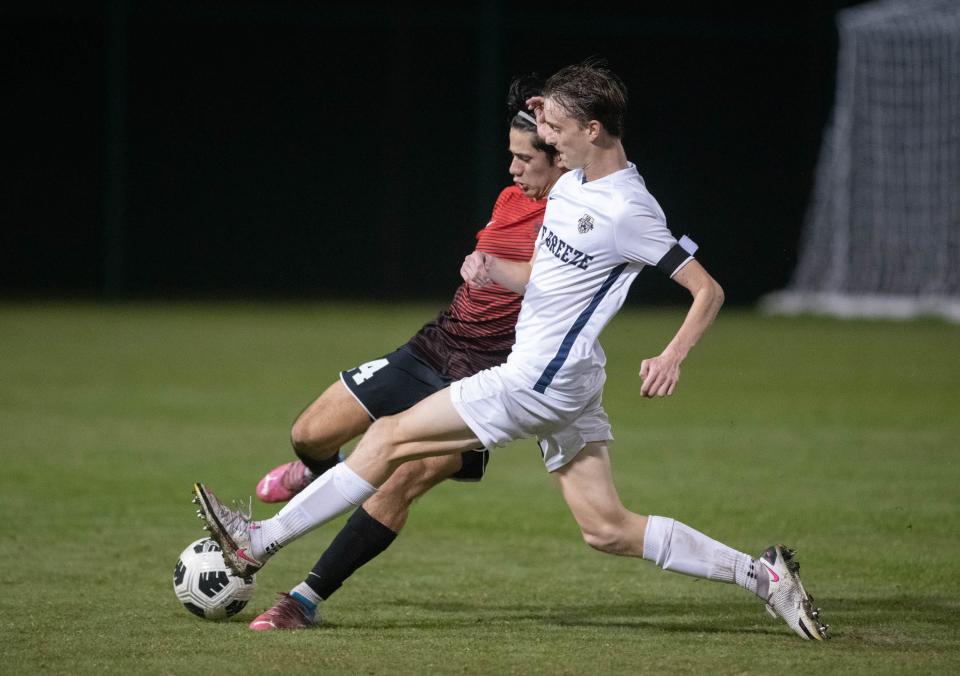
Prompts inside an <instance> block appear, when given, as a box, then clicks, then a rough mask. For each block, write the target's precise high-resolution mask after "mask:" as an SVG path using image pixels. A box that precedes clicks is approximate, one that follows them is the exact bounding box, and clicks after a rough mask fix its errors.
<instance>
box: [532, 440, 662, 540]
mask: <svg viewBox="0 0 960 676" xmlns="http://www.w3.org/2000/svg"><path fill="white" fill-rule="evenodd" d="M551 476H553V477H554V479H555V481H556V482H557V485H558V487H559V488H560V492H561V494H562V495H563V499H564V500H565V501H566V503H567V506H568V507H569V508H570V512H571V513H572V514H573V518H574V520H576V522H577V525H578V526H580V533H581V534H582V535H583V540H584V542H586V543H587V544H588V545H590V546H591V547H593V548H594V549H597V550H599V551H601V552H605V553H607V554H617V555H620V556H638V557H642V556H643V538H644V533H645V531H646V526H647V518H646V517H645V516H641V515H639V514H634V513H633V512H631V511H630V510H628V509H627V508H626V507H624V506H623V503H622V502H621V501H620V495H619V494H618V493H617V489H616V486H615V485H614V483H613V472H612V470H611V468H610V455H609V450H608V447H607V442H605V441H592V442H590V443H588V444H586V445H585V446H584V447H583V450H582V451H580V452H579V453H578V454H577V455H576V457H575V458H574V459H573V460H571V461H570V462H569V463H567V464H566V465H563V466H562V467H560V468H559V469H557V470H556V471H554V472H552V474H551Z"/></svg>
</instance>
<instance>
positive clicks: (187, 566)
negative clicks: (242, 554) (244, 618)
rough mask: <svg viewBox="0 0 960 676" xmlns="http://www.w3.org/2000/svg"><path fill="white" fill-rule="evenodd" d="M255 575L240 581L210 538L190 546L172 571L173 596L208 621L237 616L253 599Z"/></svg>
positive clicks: (218, 547) (255, 582) (240, 578)
mask: <svg viewBox="0 0 960 676" xmlns="http://www.w3.org/2000/svg"><path fill="white" fill-rule="evenodd" d="M256 587H257V579H256V576H255V575H251V576H250V577H237V576H236V575H234V574H233V573H232V572H231V571H230V569H229V568H228V567H227V564H225V563H224V562H223V555H222V554H221V553H220V545H218V544H217V543H216V542H214V541H213V540H211V539H210V538H202V539H200V540H197V541H196V542H194V543H192V544H190V545H189V546H188V547H187V548H186V549H184V550H183V553H182V554H181V555H180V558H179V559H178V560H177V565H176V566H175V567H174V569H173V593H174V594H176V595H177V599H178V600H179V601H180V603H182V604H183V607H184V608H186V609H187V610H189V611H190V612H191V613H193V614H194V615H196V616H198V617H202V618H204V619H207V620H222V619H224V618H227V617H230V616H231V615H236V614H237V613H239V612H240V611H241V610H243V607H244V606H246V605H247V601H249V600H250V598H251V597H252V596H253V591H254V589H256Z"/></svg>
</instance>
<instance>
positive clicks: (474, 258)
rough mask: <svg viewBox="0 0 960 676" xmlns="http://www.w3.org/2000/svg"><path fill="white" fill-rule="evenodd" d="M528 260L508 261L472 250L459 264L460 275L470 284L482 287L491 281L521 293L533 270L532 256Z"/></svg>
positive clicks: (534, 255) (534, 254)
mask: <svg viewBox="0 0 960 676" xmlns="http://www.w3.org/2000/svg"><path fill="white" fill-rule="evenodd" d="M536 255H537V252H536V250H534V252H533V257H532V258H531V259H530V260H529V261H510V260H506V259H504V258H497V257H496V256H491V255H490V254H488V253H484V252H483V251H474V252H473V253H472V254H470V255H469V256H467V257H466V258H464V259H463V265H462V266H460V275H461V276H462V277H463V281H465V282H466V283H467V284H469V285H470V286H473V287H476V288H482V287H484V286H487V285H489V284H491V283H493V282H496V283H497V284H499V285H500V286H502V287H504V288H507V289H510V290H511V291H513V292H514V293H518V294H520V295H521V296H522V295H523V292H524V289H526V288H527V282H528V281H530V272H531V271H532V270H533V258H535V257H536Z"/></svg>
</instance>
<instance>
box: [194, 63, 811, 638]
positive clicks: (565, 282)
mask: <svg viewBox="0 0 960 676" xmlns="http://www.w3.org/2000/svg"><path fill="white" fill-rule="evenodd" d="M626 102H627V95H626V88H625V87H624V85H623V83H622V82H621V81H620V79H619V78H618V77H617V76H616V75H615V74H613V73H612V72H611V71H610V70H608V69H607V68H606V67H604V66H602V65H600V64H597V63H585V64H580V65H576V66H569V67H567V68H564V69H562V70H561V71H559V72H558V73H556V74H555V75H553V76H552V77H551V78H550V79H549V80H548V81H547V85H546V87H545V89H544V95H543V97H542V98H541V97H538V98H535V99H531V100H530V102H529V103H530V106H531V108H532V109H533V110H534V112H535V114H536V116H537V120H538V123H539V125H540V132H541V134H543V135H544V138H545V139H546V140H547V142H548V143H550V144H551V145H553V146H555V147H556V149H557V151H558V152H559V154H560V157H561V158H562V161H563V163H564V164H565V165H566V166H567V167H568V168H570V169H571V170H572V171H569V172H568V173H567V174H565V175H564V176H563V177H562V178H560V179H559V180H558V181H557V183H556V185H555V186H554V188H553V190H552V191H551V193H550V195H549V200H548V202H547V209H546V214H545V218H544V224H543V228H542V230H541V233H540V237H539V239H538V243H537V246H536V248H535V249H534V255H533V259H532V260H531V261H530V262H529V263H518V262H513V261H506V260H503V259H499V258H495V257H492V256H489V255H486V254H483V253H480V252H474V253H473V254H471V255H470V256H468V257H467V259H466V260H465V261H464V264H463V266H462V268H461V274H462V275H463V278H464V279H465V280H466V281H467V282H468V283H471V284H474V285H477V286H483V285H486V284H489V283H493V282H496V283H498V284H500V285H502V286H505V287H507V288H510V289H513V290H515V291H517V292H518V293H523V294H524V300H523V305H522V307H521V310H520V317H519V320H518V322H517V329H516V336H517V338H516V340H517V342H516V344H515V345H514V348H513V350H512V352H511V354H510V356H509V357H508V359H507V363H506V364H504V365H502V366H498V367H494V368H491V369H487V370H484V371H481V372H479V373H477V374H476V375H473V376H470V377H469V378H465V379H463V380H459V381H456V382H454V383H453V384H452V385H451V386H450V387H448V388H445V389H443V390H440V391H439V392H437V393H435V394H433V395H431V396H429V397H428V398H426V399H424V400H423V401H421V402H420V403H419V404H417V405H416V406H414V407H413V408H411V409H408V410H407V411H405V412H403V413H401V414H399V415H396V416H386V417H383V418H380V419H379V420H377V421H376V422H375V423H373V425H372V426H371V427H370V429H369V430H368V431H367V433H366V434H365V435H364V437H363V438H362V439H361V441H360V443H359V444H358V445H357V448H356V449H355V450H354V452H353V453H352V454H351V455H350V457H349V458H347V460H346V461H345V462H343V463H341V464H339V465H337V466H336V467H335V468H333V469H331V470H329V471H328V472H326V473H325V474H323V475H322V476H321V477H320V478H319V479H317V480H316V481H314V482H313V483H312V484H311V485H310V486H308V487H307V488H306V489H305V490H303V492H301V493H300V494H298V495H297V496H295V497H294V498H293V499H292V500H291V501H290V502H289V503H288V504H287V505H286V506H285V507H284V508H283V509H281V510H280V511H279V512H278V513H277V514H276V515H275V516H274V517H273V518H270V519H266V520H263V521H252V520H251V519H250V518H249V516H248V515H246V514H243V513H242V512H239V511H236V510H232V509H230V508H228V507H227V506H226V505H224V504H223V503H221V502H220V501H219V500H218V499H217V498H216V496H214V495H213V493H212V492H211V491H210V490H209V489H208V488H207V487H206V486H204V485H203V484H196V485H195V486H194V491H195V494H196V495H195V502H196V503H197V504H198V505H199V506H200V510H199V511H200V514H201V516H202V517H203V518H204V519H205V521H206V523H207V527H208V529H209V530H210V532H211V535H212V536H213V537H214V538H215V539H216V540H217V541H218V542H219V543H220V545H221V547H222V549H223V553H224V558H225V560H226V561H227V563H228V564H229V565H230V566H231V568H233V569H234V571H235V572H236V573H237V574H239V575H249V574H251V573H253V572H255V571H257V570H259V569H260V568H261V567H262V566H263V564H264V563H266V561H267V559H268V558H269V557H270V556H272V555H274V554H275V553H276V552H277V551H278V550H279V549H280V548H281V547H283V546H284V545H286V544H288V543H290V542H292V541H293V540H295V539H297V538H298V537H300V536H301V535H303V534H305V533H307V532H308V531H310V530H312V529H314V528H316V527H318V526H320V525H321V524H323V523H326V522H327V521H329V520H331V519H333V518H334V517H336V516H338V515H340V514H342V513H344V512H346V511H348V510H352V509H354V508H355V507H356V506H358V505H360V504H362V503H363V502H364V501H365V500H366V499H367V498H369V497H370V496H371V495H373V494H374V493H375V492H376V490H377V487H378V486H380V485H382V484H383V483H384V482H385V481H386V480H387V479H388V478H389V477H390V476H391V474H392V473H393V472H394V470H396V468H397V467H398V466H399V465H401V464H403V463H404V462H407V461H409V460H412V459H415V458H424V457H430V456H438V455H446V454H450V453H459V452H461V451H465V450H469V449H472V448H477V447H478V446H484V447H486V448H494V447H497V446H502V445H504V444H506V443H507V442H509V441H512V440H514V439H520V438H527V437H535V438H536V439H537V441H538V443H539V445H540V449H541V452H542V454H543V458H544V463H545V465H546V468H547V470H548V471H550V472H552V473H553V474H554V475H555V476H556V477H557V479H558V483H559V486H560V490H561V492H562V494H563V497H564V499H565V500H566V502H567V505H568V506H569V508H570V510H571V512H572V514H573V517H574V519H575V520H576V521H577V524H578V525H579V526H580V529H581V531H582V534H583V537H584V540H585V541H586V542H587V543H588V544H589V545H590V546H592V547H594V548H596V549H598V550H600V551H603V552H607V553H611V554H618V555H625V556H635V557H642V558H644V559H647V560H649V561H652V562H654V563H655V564H656V565H657V566H659V567H661V568H662V569H664V570H670V571H675V572H679V573H685V574H687V575H693V576H696V577H702V578H706V579H711V580H717V581H723V582H732V583H734V584H737V585H739V586H740V587H743V588H745V589H747V590H748V591H750V592H752V593H754V594H756V595H757V596H758V597H760V599H761V600H762V601H764V602H765V603H766V604H767V609H768V611H769V612H770V613H771V614H772V615H774V616H780V617H782V618H783V619H784V620H785V621H786V623H787V625H788V626H789V627H790V628H791V629H792V630H793V631H794V632H795V633H796V634H797V635H799V636H800V637H801V638H804V639H823V638H826V637H827V627H826V626H825V625H823V624H822V622H821V620H820V617H819V610H818V609H816V608H815V607H814V605H813V599H812V598H811V597H810V596H809V595H808V594H807V593H806V591H805V590H804V588H803V585H802V584H801V582H800V577H799V566H798V564H797V563H796V561H794V558H793V557H794V554H793V552H792V551H791V550H790V549H788V548H786V547H784V546H782V545H774V546H771V547H769V548H768V549H767V550H766V551H764V552H763V554H761V555H760V556H758V557H757V558H753V557H751V556H749V555H748V554H744V553H742V552H739V551H737V550H735V549H732V548H731V547H728V546H726V545H724V544H722V543H720V542H718V541H716V540H713V539H711V538H710V537H708V536H706V535H704V534H703V533H700V532H699V531H696V530H694V529H693V528H691V527H689V526H687V525H686V524H683V523H680V522H679V521H675V520H673V519H670V518H665V517H661V516H652V515H651V516H643V515H640V514H636V513H634V512H631V511H629V510H627V509H626V508H625V507H624V506H623V504H622V503H621V501H620V498H619V496H618V495H617V491H616V488H615V487H614V484H613V477H612V472H611V468H610V457H609V451H608V444H609V441H610V440H611V439H612V434H611V430H610V424H609V422H608V420H607V416H606V413H605V412H604V410H603V407H602V405H601V398H602V392H603V383H604V380H605V373H604V365H605V357H604V354H603V350H602V349H601V348H600V345H599V342H598V337H599V335H600V332H601V330H602V329H603V327H604V326H605V325H606V324H607V322H608V321H609V320H610V319H611V318H612V317H613V315H614V314H616V312H617V310H618V309H619V308H620V306H621V305H622V303H623V300H624V298H625V297H626V293H627V290H628V287H629V285H630V282H631V281H632V280H633V278H634V277H635V276H636V274H637V273H638V272H639V271H640V270H641V269H642V268H643V267H645V266H648V265H650V266H656V267H658V268H659V269H660V270H661V271H663V272H664V273H666V274H668V275H669V276H670V277H671V278H672V279H673V280H674V281H676V282H677V283H679V284H680V285H682V286H683V287H684V288H686V289H687V290H688V291H689V292H690V293H691V296H692V298H693V301H692V303H691V306H690V309H689V311H688V312H687V315H686V317H685V319H684V321H683V323H682V324H681V326H680V328H679V330H678V331H677V333H676V335H675V336H674V338H673V339H672V340H671V341H670V342H669V343H668V344H667V346H666V348H665V349H664V350H663V351H662V352H661V353H660V354H659V355H658V356H656V357H653V358H650V359H645V360H643V361H642V362H641V366H640V377H641V379H642V381H643V383H642V386H641V388H640V393H641V395H643V396H645V397H662V396H669V395H671V394H673V392H674V390H675V388H676V385H677V381H678V380H679V377H680V365H681V363H682V362H683V360H684V359H685V358H686V356H687V354H688V353H689V351H690V350H691V349H692V348H693V346H694V345H695V344H696V343H697V342H698V341H699V339H700V338H701V336H702V335H703V333H704V332H705V331H706V329H707V328H708V327H709V325H710V324H711V323H712V322H713V319H714V318H715V317H716V314H717V312H718V311H719V309H720V306H721V305H722V303H723V291H722V289H721V288H720V286H719V285H718V284H717V282H716V281H714V279H713V278H712V277H711V276H710V275H709V274H708V273H707V271H706V270H705V269H704V268H703V266H702V265H700V263H699V262H697V261H696V259H694V258H693V253H694V250H695V245H693V244H692V242H690V241H689V240H681V242H677V241H676V240H675V239H674V238H673V235H672V234H671V233H670V231H669V230H668V229H667V226H666V222H665V218H664V215H663V211H662V210H661V209H660V206H659V205H658V204H657V202H656V200H655V199H654V198H653V196H652V195H650V193H649V192H648V191H647V189H646V186H645V185H644V182H643V179H642V178H641V177H640V175H639V174H638V172H637V169H636V167H635V166H634V165H633V164H631V163H630V162H628V161H627V158H626V154H625V152H624V149H623V145H622V143H621V141H620V137H621V136H622V133H623V118H624V113H625V111H626Z"/></svg>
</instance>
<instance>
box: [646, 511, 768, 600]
mask: <svg viewBox="0 0 960 676" xmlns="http://www.w3.org/2000/svg"><path fill="white" fill-rule="evenodd" d="M643 558H645V559H647V560H648V561H653V562H654V563H656V564H657V565H658V566H660V567H661V568H662V569H663V570H671V571H674V572H676V573H683V574H684V575H693V576H694V577H703V578H706V579H708V580H717V581H719V582H732V583H733V584H736V585H739V586H741V587H743V588H744V589H747V590H749V591H752V592H753V593H754V594H756V595H757V596H760V597H761V598H765V597H766V592H767V590H766V589H758V585H757V574H756V570H757V569H756V566H757V563H756V561H755V560H754V559H753V558H752V557H751V556H750V555H748V554H744V553H743V552H738V551H737V550H736V549H732V548H730V547H728V546H726V545H725V544H723V543H722V542H717V541H716V540H714V539H712V538H710V537H707V536H706V535H704V534H703V533H701V532H700V531H698V530H694V529H693V528H691V527H690V526H688V525H686V524H684V523H680V522H679V521H674V520H673V519H668V518H666V517H662V516H651V517H650V518H649V519H647V530H646V533H645V534H644V538H643ZM761 577H763V582H766V581H767V577H766V575H763V576H761ZM762 586H763V587H766V586H767V585H766V584H763V585H762Z"/></svg>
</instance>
